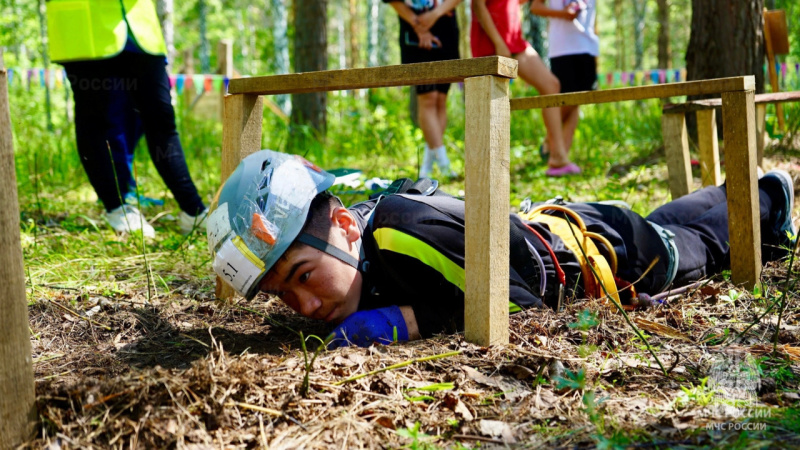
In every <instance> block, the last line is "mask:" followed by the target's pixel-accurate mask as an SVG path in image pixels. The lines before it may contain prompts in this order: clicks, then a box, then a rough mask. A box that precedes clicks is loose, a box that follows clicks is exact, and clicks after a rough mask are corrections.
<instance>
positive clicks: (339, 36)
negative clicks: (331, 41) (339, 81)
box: [333, 0, 348, 69]
mask: <svg viewBox="0 0 800 450" xmlns="http://www.w3.org/2000/svg"><path fill="white" fill-rule="evenodd" d="M345 1H347V0H339V2H338V3H336V5H335V6H334V10H335V11H336V17H335V18H334V19H333V26H335V27H336V49H337V50H338V51H339V54H338V55H337V56H338V57H337V58H336V59H337V60H338V61H339V67H337V69H346V68H347V59H348V58H347V33H345V24H344V21H345V18H346V17H347V13H348V11H347V8H345V5H344V2H345Z"/></svg>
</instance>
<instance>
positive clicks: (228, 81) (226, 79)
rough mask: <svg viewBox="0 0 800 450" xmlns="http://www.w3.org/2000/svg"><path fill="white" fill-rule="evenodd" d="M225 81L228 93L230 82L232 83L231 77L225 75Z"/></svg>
mask: <svg viewBox="0 0 800 450" xmlns="http://www.w3.org/2000/svg"><path fill="white" fill-rule="evenodd" d="M223 81H225V92H226V93H227V92H228V84H230V82H231V79H230V78H228V77H225V79H224V80H223Z"/></svg>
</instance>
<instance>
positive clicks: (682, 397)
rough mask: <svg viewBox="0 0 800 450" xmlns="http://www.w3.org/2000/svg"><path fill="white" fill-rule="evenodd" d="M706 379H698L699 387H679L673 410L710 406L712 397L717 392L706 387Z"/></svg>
mask: <svg viewBox="0 0 800 450" xmlns="http://www.w3.org/2000/svg"><path fill="white" fill-rule="evenodd" d="M707 383H708V378H702V379H700V385H699V386H695V385H694V384H692V385H690V386H689V387H686V386H681V391H683V392H681V393H680V394H678V397H677V398H676V399H675V408H677V409H679V410H680V409H686V408H688V407H690V406H693V405H694V406H698V407H701V408H702V407H704V406H708V405H710V404H711V403H712V402H713V401H714V396H715V395H716V393H717V391H716V390H714V389H712V388H710V387H708V386H707V385H706V384H707Z"/></svg>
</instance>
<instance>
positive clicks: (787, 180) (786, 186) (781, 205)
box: [761, 170, 797, 254]
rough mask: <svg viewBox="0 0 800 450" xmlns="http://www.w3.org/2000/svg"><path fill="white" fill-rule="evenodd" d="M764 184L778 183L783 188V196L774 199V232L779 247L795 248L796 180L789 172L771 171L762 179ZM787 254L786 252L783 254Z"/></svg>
mask: <svg viewBox="0 0 800 450" xmlns="http://www.w3.org/2000/svg"><path fill="white" fill-rule="evenodd" d="M761 182H762V183H774V182H777V183H778V184H779V185H780V187H781V194H782V195H781V196H780V197H778V198H773V203H772V210H773V211H774V212H775V218H774V222H773V223H772V232H773V233H774V235H775V236H776V237H777V242H778V245H779V246H782V247H787V248H793V247H794V244H795V241H796V240H797V227H795V225H794V223H793V222H792V209H793V208H794V180H793V179H792V176H791V175H789V173H788V172H786V171H783V170H771V171H769V172H767V173H766V174H765V175H764V177H763V178H762V179H761ZM783 253H784V254H785V252H783Z"/></svg>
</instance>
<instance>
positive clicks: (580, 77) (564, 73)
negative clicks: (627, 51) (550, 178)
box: [531, 0, 600, 151]
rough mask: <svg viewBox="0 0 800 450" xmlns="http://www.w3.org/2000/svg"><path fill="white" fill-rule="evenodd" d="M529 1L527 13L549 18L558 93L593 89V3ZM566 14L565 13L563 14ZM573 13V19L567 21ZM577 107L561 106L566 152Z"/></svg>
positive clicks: (595, 44) (595, 47) (595, 43)
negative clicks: (529, 10)
mask: <svg viewBox="0 0 800 450" xmlns="http://www.w3.org/2000/svg"><path fill="white" fill-rule="evenodd" d="M546 1H547V0H531V13H533V14H536V15H538V16H543V17H549V18H550V25H549V27H548V38H549V53H548V55H549V57H550V70H551V71H552V72H553V75H555V76H556V78H558V81H559V82H561V92H562V93H567V92H580V91H593V90H595V89H597V57H598V56H599V55H600V39H599V38H598V37H597V30H596V29H595V22H596V17H597V10H596V9H595V3H596V0H549V2H550V7H549V8H548V7H547V6H546ZM565 12H566V13H565ZM573 14H574V17H573V18H571V19H570V17H572V16H573ZM578 108H579V107H578V106H562V107H561V130H562V134H563V137H564V147H565V148H566V149H567V151H569V149H570V147H572V139H573V137H574V136H575V129H576V128H577V127H578V120H579V119H580V111H579V109H578Z"/></svg>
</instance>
